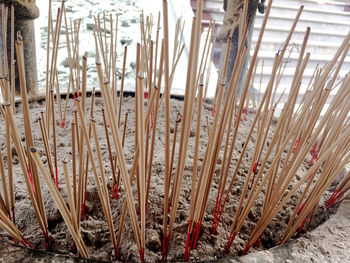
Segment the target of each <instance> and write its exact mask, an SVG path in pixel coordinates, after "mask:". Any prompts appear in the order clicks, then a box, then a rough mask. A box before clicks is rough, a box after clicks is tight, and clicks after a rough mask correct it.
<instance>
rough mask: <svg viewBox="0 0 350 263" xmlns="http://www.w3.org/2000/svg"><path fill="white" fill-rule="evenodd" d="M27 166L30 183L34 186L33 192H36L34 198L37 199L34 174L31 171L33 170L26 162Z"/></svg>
mask: <svg viewBox="0 0 350 263" xmlns="http://www.w3.org/2000/svg"><path fill="white" fill-rule="evenodd" d="M26 167H27V171H28V175H29V180H30V184H31V186H32V190H33V193H34V198H35V199H36V194H35V190H34V183H33V175H32V173H31V171H30V170H29V166H28V164H26Z"/></svg>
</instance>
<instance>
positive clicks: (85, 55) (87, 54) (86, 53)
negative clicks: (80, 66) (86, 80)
mask: <svg viewBox="0 0 350 263" xmlns="http://www.w3.org/2000/svg"><path fill="white" fill-rule="evenodd" d="M88 56H89V53H88V52H85V53H84V56H83V59H84V60H87V58H88Z"/></svg>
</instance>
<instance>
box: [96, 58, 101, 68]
mask: <svg viewBox="0 0 350 263" xmlns="http://www.w3.org/2000/svg"><path fill="white" fill-rule="evenodd" d="M95 64H96V65H99V66H101V60H100V57H99V56H96V58H95Z"/></svg>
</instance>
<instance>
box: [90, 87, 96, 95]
mask: <svg viewBox="0 0 350 263" xmlns="http://www.w3.org/2000/svg"><path fill="white" fill-rule="evenodd" d="M95 92H96V87H93V88H92V92H91V95H95Z"/></svg>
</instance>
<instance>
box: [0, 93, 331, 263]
mask: <svg viewBox="0 0 350 263" xmlns="http://www.w3.org/2000/svg"><path fill="white" fill-rule="evenodd" d="M95 102H96V105H95V111H94V116H95V119H96V123H97V126H98V134H99V136H100V148H101V151H102V155H103V160H104V170H105V174H106V176H107V182H108V186H109V189H110V194H111V195H112V190H111V189H112V186H113V183H112V176H111V167H110V161H109V155H108V147H107V142H106V137H105V132H104V126H103V119H102V114H101V106H102V98H100V97H97V98H96V101H95ZM63 104H64V100H63ZM134 104H135V101H134V99H133V98H132V97H125V98H124V103H123V113H122V120H123V121H124V114H125V113H126V112H128V114H129V118H128V123H127V132H126V134H127V138H126V142H125V157H126V161H127V165H128V167H127V168H128V169H129V171H130V169H131V164H132V160H133V156H134V154H135V148H134V140H135V136H134V117H135V116H134V112H135V110H134ZM90 107H91V105H90V98H88V99H87V112H90ZM203 108H204V111H203V114H202V120H201V121H202V127H201V133H200V143H201V147H200V154H199V168H198V169H200V166H201V164H202V163H201V162H202V161H203V156H204V152H205V146H206V144H207V141H208V136H207V130H206V129H207V127H206V119H205V117H206V116H208V117H209V121H211V120H212V114H211V113H212V105H211V104H204V106H203ZM43 109H44V103H43V102H33V103H31V104H30V112H31V121H32V130H33V136H34V142H35V146H36V147H37V149H38V151H39V154H40V155H41V159H42V160H43V162H44V163H45V165H47V160H46V156H45V151H44V145H43V141H42V136H41V132H40V126H39V122H38V118H39V114H40V111H41V110H43ZM182 110H183V101H180V100H174V99H173V100H171V123H172V124H171V127H172V128H171V129H172V134H171V140H172V138H173V135H174V125H175V119H176V115H177V113H178V112H180V113H182ZM21 111H22V110H21V105H19V106H18V107H17V113H16V117H17V118H16V120H17V124H18V126H19V130H20V133H21V134H22V136H23V137H22V139H23V140H24V128H23V121H22V113H21ZM57 114H58V113H57V112H56V116H58V115H57ZM252 116H253V114H252V113H250V114H248V120H247V121H244V122H242V123H241V125H240V128H239V133H238V138H237V143H236V146H235V151H234V157H233V160H232V163H231V173H230V177H231V176H232V172H233V171H232V170H233V168H235V163H236V162H237V161H238V158H239V154H240V153H239V152H240V149H241V147H242V143H243V142H244V141H245V136H246V134H247V133H248V131H249V128H250V125H251V123H252ZM72 118H73V101H72V100H70V101H69V105H68V111H67V119H66V125H65V127H64V128H61V127H60V123H59V121H58V120H57V125H56V129H57V150H58V159H59V163H61V161H62V160H63V159H64V158H67V159H68V160H69V165H70V167H71V166H72V163H71V159H72V152H71V132H70V129H71V126H70V122H71V120H72ZM123 121H122V124H121V127H122V126H123ZM164 126H165V122H164V109H163V107H161V108H160V116H159V119H158V127H157V136H156V147H155V149H156V150H155V156H154V161H153V168H152V179H151V187H150V198H149V203H148V207H147V215H146V251H145V258H146V261H149V262H157V261H160V259H161V244H162V234H161V233H162V220H163V198H164V184H163V183H164V172H165V171H164V162H165V160H164V144H165V141H164V130H165V129H164ZM179 129H181V125H180V127H179ZM194 130H195V122H194V123H193V128H192V131H194ZM179 131H180V130H179ZM0 134H1V135H2V136H1V137H0V138H1V139H0V147H1V150H2V151H3V155H4V159H5V160H4V162H5V168H7V164H6V154H5V152H6V145H5V125H4V120H3V119H2V118H0ZM253 137H254V134H253ZM177 139H179V136H178V138H177ZM269 139H270V138H268V139H267V143H268V142H269ZM194 144H195V137H194V132H192V133H191V138H190V142H189V151H188V155H187V161H186V166H185V174H184V178H183V183H182V188H181V194H180V201H179V208H178V212H177V217H176V220H175V226H174V230H173V234H172V240H171V243H170V248H169V254H168V260H169V261H182V259H183V255H184V250H185V244H186V238H187V227H188V213H189V206H190V190H191V175H192V164H193V156H194ZM177 147H178V145H177ZM253 150H254V148H253V142H250V144H249V145H248V147H247V153H246V156H245V158H243V162H242V164H241V168H240V170H239V173H238V176H237V178H236V181H235V184H234V187H233V189H232V191H231V195H230V196H229V201H228V203H227V205H226V208H225V211H224V213H223V215H222V219H221V222H220V224H219V226H218V229H217V233H216V234H215V235H212V234H211V231H210V230H211V225H212V220H213V213H214V208H215V201H216V195H217V188H218V183H219V174H220V168H221V165H220V164H221V162H222V153H221V155H220V156H219V160H218V165H217V169H216V171H215V176H214V180H213V184H212V190H211V192H210V196H209V202H208V206H207V210H206V213H205V216H204V222H203V223H202V230H201V233H200V236H199V240H198V245H197V249H195V250H192V252H191V257H190V260H212V259H218V258H224V257H233V256H237V255H239V253H241V252H242V251H243V249H244V247H245V245H246V242H247V241H248V239H249V234H250V233H251V231H252V230H253V228H254V226H255V223H256V222H257V220H258V219H259V216H260V212H261V208H262V204H263V198H264V196H263V193H261V195H260V196H259V198H258V200H257V201H256V203H255V205H254V207H253V209H252V210H251V212H250V213H249V216H248V218H247V220H246V221H245V224H244V226H243V228H242V229H241V231H240V233H239V234H238V235H237V237H236V239H235V241H234V243H233V245H232V247H231V250H230V253H229V254H225V253H224V249H225V246H226V243H227V240H228V238H229V230H230V228H231V224H232V220H233V216H234V213H235V209H236V206H237V204H238V202H239V198H240V194H241V191H242V190H241V189H242V188H243V185H244V182H245V177H246V173H247V172H248V168H249V164H250V161H251V155H252V154H253V153H252V152H253ZM176 161H177V154H175V160H174V162H175V163H176ZM13 163H14V165H15V166H14V173H15V202H16V204H15V213H16V225H17V226H18V227H19V229H20V230H21V231H22V233H23V234H24V236H25V237H26V238H27V239H28V240H29V242H31V243H32V244H33V245H34V246H35V248H37V249H39V250H44V249H45V244H44V240H43V237H42V233H41V230H40V227H39V224H38V223H37V220H36V218H35V213H34V210H33V208H32V206H31V202H30V200H29V197H28V193H27V189H26V185H25V182H24V178H23V175H22V171H21V169H20V165H19V163H18V157H17V155H16V151H15V150H13ZM267 165H269V163H268V164H267ZM174 167H175V165H174ZM306 169H307V164H306V162H305V164H303V165H302V167H301V168H300V170H299V171H298V173H301V174H302V173H304V172H306ZM174 170H175V169H174ZM58 172H59V185H60V187H61V190H60V192H61V194H62V196H63V197H64V199H65V201H66V202H67V204H68V198H67V194H66V191H65V187H66V186H65V183H64V176H63V168H62V167H59V168H58ZM88 180H89V181H88V186H87V194H86V199H87V202H86V206H87V207H86V220H84V221H83V222H82V223H81V233H82V236H83V239H84V242H85V244H86V245H87V248H88V252H89V254H90V256H91V258H93V259H97V260H113V259H114V255H113V244H112V242H111V240H110V238H109V232H108V228H107V223H106V220H105V218H104V214H103V210H102V207H101V204H100V201H99V197H98V194H97V188H96V185H95V181H94V177H93V173H92V170H91V168H90V170H89V179H88ZM41 183H42V184H41V185H42V189H43V197H44V202H45V209H46V214H47V218H48V225H49V233H50V238H51V248H52V251H53V252H63V253H73V251H72V247H73V240H72V237H71V235H70V233H69V231H68V229H67V227H66V225H65V223H64V221H63V219H62V217H61V215H60V213H59V211H58V209H57V208H56V206H55V204H54V201H53V199H52V197H51V195H50V193H49V192H48V188H47V186H46V184H45V182H44V181H43V180H42V178H41ZM330 190H332V189H330ZM133 192H134V197H136V196H137V190H136V186H135V185H134V187H133ZM300 193H301V190H299V191H298V192H297V193H296V194H295V195H294V196H293V197H292V198H291V199H290V200H289V202H288V203H287V204H286V206H285V207H283V208H282V209H281V211H280V212H279V213H278V215H277V216H276V217H275V218H274V219H273V221H272V222H271V223H270V224H269V225H268V227H267V228H266V230H265V231H264V235H263V238H262V248H270V247H272V246H275V245H277V244H278V243H279V241H280V238H281V236H282V234H283V229H284V227H285V226H286V224H287V223H288V219H289V216H290V214H291V213H292V212H293V208H294V206H295V205H296V203H297V201H298V195H300ZM330 194H331V191H329V192H327V193H326V197H327V196H329V195H330ZM123 200H124V194H123V191H122V190H121V189H120V197H119V198H118V199H117V200H115V199H113V200H112V199H111V210H112V217H113V221H114V226H115V230H116V231H117V230H118V226H119V218H120V216H121V211H122V205H123ZM322 203H323V201H321V204H322ZM327 217H328V215H327V214H326V213H325V211H323V210H322V209H319V211H318V212H317V215H316V219H315V222H316V223H317V224H319V223H322V222H323V221H325V220H326V218H327ZM122 238H123V239H122V242H121V247H120V256H119V260H121V261H127V262H130V261H139V252H138V248H137V245H136V243H135V240H134V237H133V232H132V229H131V224H130V219H129V217H127V219H126V223H125V227H124V232H123V237H122ZM0 239H8V236H7V234H6V233H5V232H1V230H0ZM262 248H260V249H262ZM254 250H255V249H254V248H252V249H250V252H252V251H254Z"/></svg>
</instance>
